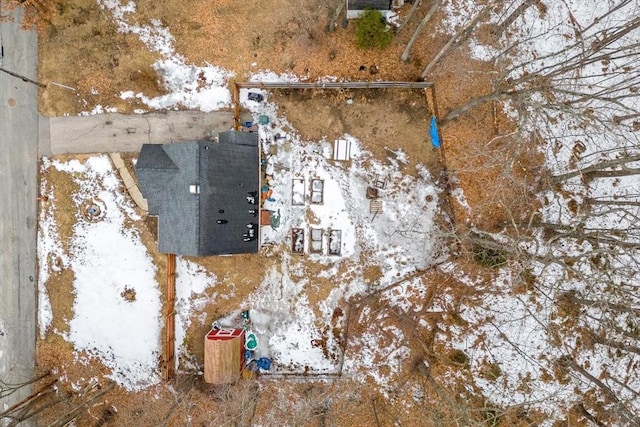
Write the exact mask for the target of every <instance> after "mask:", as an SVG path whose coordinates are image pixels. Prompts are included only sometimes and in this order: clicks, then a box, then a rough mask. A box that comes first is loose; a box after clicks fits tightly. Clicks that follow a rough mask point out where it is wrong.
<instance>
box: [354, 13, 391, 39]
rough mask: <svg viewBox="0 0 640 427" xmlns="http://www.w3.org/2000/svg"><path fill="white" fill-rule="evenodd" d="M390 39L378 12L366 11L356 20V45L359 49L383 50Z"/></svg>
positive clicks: (389, 33) (389, 34)
mask: <svg viewBox="0 0 640 427" xmlns="http://www.w3.org/2000/svg"><path fill="white" fill-rule="evenodd" d="M392 39H393V34H391V32H390V31H388V30H387V24H386V22H385V20H384V18H383V17H382V13H380V11H379V10H371V9H367V10H365V11H364V13H363V14H362V15H361V16H360V17H359V18H358V19H357V20H356V45H357V46H358V47H359V48H362V49H371V48H374V47H377V48H380V49H384V48H385V47H387V46H389V44H390V43H391V40H392Z"/></svg>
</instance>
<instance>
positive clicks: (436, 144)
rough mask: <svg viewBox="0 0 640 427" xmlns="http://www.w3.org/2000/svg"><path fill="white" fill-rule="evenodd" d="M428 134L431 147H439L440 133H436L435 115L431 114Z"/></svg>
mask: <svg viewBox="0 0 640 427" xmlns="http://www.w3.org/2000/svg"><path fill="white" fill-rule="evenodd" d="M429 134H430V135H431V145H433V148H440V135H438V124H437V123H436V116H431V129H429Z"/></svg>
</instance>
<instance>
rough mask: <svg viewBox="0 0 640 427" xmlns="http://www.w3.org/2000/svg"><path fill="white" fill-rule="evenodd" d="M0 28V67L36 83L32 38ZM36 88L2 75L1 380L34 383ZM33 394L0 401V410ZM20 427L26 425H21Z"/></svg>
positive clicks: (12, 26) (14, 28) (15, 26)
mask: <svg viewBox="0 0 640 427" xmlns="http://www.w3.org/2000/svg"><path fill="white" fill-rule="evenodd" d="M14 16H15V17H16V21H17V22H13V23H6V22H3V23H0V31H1V32H2V44H3V45H4V59H3V61H2V62H3V63H2V66H3V68H6V69H8V70H11V71H13V72H16V73H18V74H20V75H23V76H26V77H29V78H31V79H35V78H36V62H37V55H38V53H37V44H36V35H35V33H34V32H27V31H23V30H21V29H20V28H19V26H20V24H19V22H20V20H21V13H20V12H19V11H18V12H16V14H14ZM37 96H38V93H37V87H36V86H34V85H33V84H30V83H26V82H24V81H22V80H20V79H17V78H15V77H12V76H9V75H7V74H5V73H0V278H1V281H0V380H3V381H5V382H12V383H17V382H21V381H24V380H26V379H29V378H32V377H33V368H34V352H35V341H36V326H35V320H36V306H35V301H36V288H35V286H36V185H37V182H36V173H37V149H38V112H37ZM30 393H31V389H30V387H24V388H22V389H20V391H19V392H18V393H14V394H12V395H11V396H9V397H7V398H5V399H0V409H2V408H3V407H6V406H8V405H10V404H12V403H13V402H16V401H18V400H20V399H22V398H24V397H26V396H27V395H29V394H30ZM22 425H24V424H22Z"/></svg>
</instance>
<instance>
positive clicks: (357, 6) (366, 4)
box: [347, 0, 391, 10]
mask: <svg viewBox="0 0 640 427" xmlns="http://www.w3.org/2000/svg"><path fill="white" fill-rule="evenodd" d="M365 9H375V10H390V9H391V0H347V10H365Z"/></svg>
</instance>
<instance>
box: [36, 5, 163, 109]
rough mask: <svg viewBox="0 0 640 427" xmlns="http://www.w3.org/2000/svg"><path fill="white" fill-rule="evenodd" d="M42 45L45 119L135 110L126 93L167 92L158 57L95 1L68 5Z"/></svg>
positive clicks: (45, 34)
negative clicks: (161, 82)
mask: <svg viewBox="0 0 640 427" xmlns="http://www.w3.org/2000/svg"><path fill="white" fill-rule="evenodd" d="M38 40H39V51H40V62H39V67H38V73H39V79H40V81H41V82H43V83H45V84H47V88H46V89H44V90H41V93H40V107H39V108H40V111H41V112H42V113H43V114H45V115H61V114H63V113H71V114H75V113H78V112H80V111H84V110H91V109H92V108H93V107H94V106H96V105H100V104H102V105H104V106H107V105H109V106H112V107H117V108H119V109H120V110H122V111H125V112H126V111H131V110H132V109H133V108H135V107H136V105H135V103H134V104H132V103H131V102H130V101H128V102H124V101H122V100H120V98H119V94H120V92H121V91H124V90H129V89H134V88H135V90H137V91H143V92H145V94H147V95H150V96H154V95H158V94H160V93H161V91H162V90H161V88H160V87H159V86H158V76H157V74H156V72H155V70H153V69H152V68H151V64H152V63H153V61H154V60H155V59H156V56H155V54H152V53H150V52H149V50H148V49H147V48H146V47H145V46H144V44H143V43H142V42H141V41H140V40H139V39H138V37H137V36H135V35H131V34H123V33H120V32H118V31H117V27H116V25H115V24H114V23H113V22H112V18H111V15H110V12H107V11H104V10H102V9H101V8H100V7H99V6H98V5H97V3H96V2H95V1H94V0H74V1H72V2H71V1H65V2H62V3H61V6H60V7H59V9H58V14H57V15H56V16H55V17H54V18H53V19H52V21H51V26H48V27H47V28H46V29H44V30H43V31H42V33H41V37H39V39H38ZM51 82H56V83H60V84H63V85H66V86H70V87H73V88H75V89H76V90H75V91H71V90H69V89H65V88H62V87H59V86H56V85H53V84H50V83H51Z"/></svg>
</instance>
